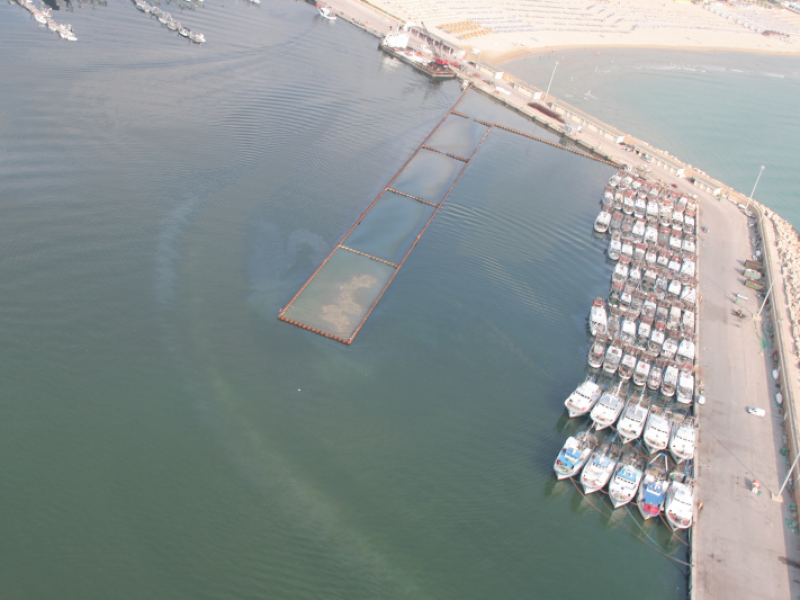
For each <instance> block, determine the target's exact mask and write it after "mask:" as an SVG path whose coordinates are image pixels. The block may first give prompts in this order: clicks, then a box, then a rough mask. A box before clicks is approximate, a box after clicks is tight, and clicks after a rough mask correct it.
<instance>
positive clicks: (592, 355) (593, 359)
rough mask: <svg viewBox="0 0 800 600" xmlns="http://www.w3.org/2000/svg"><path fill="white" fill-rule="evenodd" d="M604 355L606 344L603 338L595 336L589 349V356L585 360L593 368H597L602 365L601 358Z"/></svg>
mask: <svg viewBox="0 0 800 600" xmlns="http://www.w3.org/2000/svg"><path fill="white" fill-rule="evenodd" d="M605 356H606V344H605V340H604V339H603V338H597V339H596V340H595V341H594V344H592V347H591V348H590V349H589V356H588V358H587V362H588V363H589V366H590V367H592V368H593V369H599V368H600V367H602V366H603V359H604V358H605Z"/></svg>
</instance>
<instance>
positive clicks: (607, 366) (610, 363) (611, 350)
mask: <svg viewBox="0 0 800 600" xmlns="http://www.w3.org/2000/svg"><path fill="white" fill-rule="evenodd" d="M621 360H622V348H620V347H619V346H617V345H616V344H614V343H613V342H612V343H611V345H610V346H609V347H608V350H606V356H605V359H604V360H603V371H604V372H605V373H608V374H609V375H613V374H614V373H616V372H617V369H619V362H620V361H621Z"/></svg>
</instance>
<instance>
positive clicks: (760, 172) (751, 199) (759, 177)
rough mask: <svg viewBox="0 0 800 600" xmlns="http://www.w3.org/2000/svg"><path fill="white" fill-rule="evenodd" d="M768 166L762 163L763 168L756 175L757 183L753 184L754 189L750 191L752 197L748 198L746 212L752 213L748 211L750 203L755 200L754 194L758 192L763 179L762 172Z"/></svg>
mask: <svg viewBox="0 0 800 600" xmlns="http://www.w3.org/2000/svg"><path fill="white" fill-rule="evenodd" d="M766 168H767V167H765V166H764V165H761V170H760V171H759V172H758V177H756V184H755V185H754V186H753V191H752V192H750V197H749V198H748V199H747V206H745V207H744V212H745V214H748V215H749V214H750V213H749V212H748V209H749V208H750V203H751V202H752V201H753V194H755V193H756V188H757V187H758V182H759V180H760V179H761V174H762V173H763V172H764V169H766Z"/></svg>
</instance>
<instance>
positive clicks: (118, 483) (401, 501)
mask: <svg viewBox="0 0 800 600" xmlns="http://www.w3.org/2000/svg"><path fill="white" fill-rule="evenodd" d="M73 4H74V9H73V10H72V11H68V10H65V7H63V6H62V7H61V8H62V9H61V10H58V11H54V17H55V18H56V20H57V21H58V22H68V23H71V24H72V26H73V29H74V31H75V33H76V35H77V36H78V38H79V41H78V42H75V43H67V42H63V41H61V40H59V39H57V38H56V37H55V36H54V35H53V34H51V33H50V32H48V31H47V30H46V29H44V28H41V27H38V26H37V25H36V23H35V22H34V21H33V20H32V19H31V17H30V15H29V14H28V13H27V12H26V11H25V10H24V9H22V8H21V7H20V6H18V5H15V4H3V5H2V6H0V57H2V74H3V77H2V80H3V85H2V86H0V210H1V211H2V219H0V233H1V234H2V238H1V239H2V241H3V244H2V253H0V291H1V292H2V294H1V296H0V297H1V298H2V300H1V301H0V331H2V341H3V343H2V346H0V412H1V413H2V419H0V473H1V474H2V476H1V477H0V500H1V501H2V509H3V510H2V515H3V516H2V518H0V598H3V600H14V599H19V600H39V599H51V598H54V599H55V598H57V599H64V598H80V599H82V600H92V599H98V600H100V599H102V600H106V599H108V598H125V599H128V598H131V599H133V598H159V599H164V600H166V599H179V598H186V599H192V600H197V599H202V598H220V599H222V598H224V599H230V598H266V599H287V600H288V599H305V598H307V599H319V598H341V599H347V600H355V599H359V598H364V599H370V600H373V599H376V598H387V599H395V598H396V599H409V600H410V599H413V600H419V599H422V598H431V599H434V598H435V599H437V600H441V599H447V598H452V599H459V600H464V599H467V598H474V599H476V600H478V599H480V600H483V599H485V598H593V599H601V600H602V599H605V598H607V599H612V598H613V599H614V600H620V599H626V598H631V599H633V598H640V597H642V595H643V594H644V595H646V596H647V597H648V598H649V599H651V600H662V599H674V598H683V597H685V572H684V571H683V569H682V567H681V566H680V565H678V564H677V563H675V562H673V561H672V560H670V558H668V557H667V556H666V555H669V556H671V557H674V558H676V559H678V560H686V554H687V553H686V548H685V546H684V544H683V542H682V541H681V540H678V539H676V538H674V537H672V535H671V534H670V532H669V531H668V529H667V528H666V527H664V526H663V525H662V524H658V523H653V522H650V523H647V524H644V525H642V523H641V520H640V519H639V518H638V517H634V516H632V515H631V514H629V513H628V512H627V511H625V510H620V511H616V512H615V513H614V514H613V515H612V514H611V510H610V504H609V503H608V501H607V499H604V498H603V497H601V496H599V495H595V496H596V497H592V498H590V499H584V498H583V497H582V496H581V494H580V493H578V492H577V490H576V489H575V488H574V486H573V485H572V484H571V483H570V482H561V483H556V481H555V478H554V476H553V474H552V464H553V461H554V459H555V456H556V454H557V453H558V450H559V449H560V447H561V445H562V444H563V442H564V439H565V438H566V437H567V435H569V434H570V433H572V432H574V431H575V430H576V428H577V427H578V426H579V423H576V422H568V420H567V419H566V416H565V412H564V408H563V401H564V399H565V398H566V396H567V395H568V394H569V393H570V392H571V391H572V390H573V389H574V388H575V387H576V386H577V385H578V384H579V383H580V382H581V381H582V380H583V377H584V366H585V357H586V352H587V350H588V337H587V331H586V317H587V314H588V311H589V307H590V304H591V300H592V298H593V297H594V296H596V295H597V294H602V293H605V291H606V290H607V288H608V283H609V278H610V266H609V265H608V264H606V262H605V259H604V255H603V252H604V250H605V245H604V243H603V242H602V240H600V239H597V238H595V237H593V236H592V233H591V228H592V222H593V220H594V217H595V215H596V213H597V210H598V208H599V199H600V194H601V192H602V189H603V186H604V185H605V183H606V181H607V180H608V177H609V176H610V175H611V171H612V170H611V169H610V168H609V167H607V166H605V165H603V164H600V163H597V162H592V161H589V160H586V159H584V158H582V157H579V156H576V155H574V154H571V153H568V152H564V151H562V150H560V149H558V148H553V147H551V146H548V145H544V144H540V143H537V142H534V141H532V140H529V139H526V138H523V137H520V136H516V135H514V134H511V133H508V132H504V131H499V130H498V131H493V132H492V133H491V134H490V135H489V137H488V138H487V139H486V141H485V143H484V144H483V146H482V147H481V149H480V150H479V153H478V155H477V156H476V158H475V160H474V162H473V163H472V164H471V165H470V166H469V168H468V169H467V171H466V172H465V174H464V176H463V177H462V179H461V180H460V181H459V183H458V184H457V186H456V188H455V189H454V191H453V193H452V194H451V195H450V197H449V198H448V199H447V202H446V203H445V205H444V207H443V208H442V209H441V210H440V211H439V213H438V214H437V216H436V218H435V219H434V221H433V222H432V224H431V226H430V227H429V228H428V230H427V231H426V232H425V234H424V236H423V237H422V239H421V241H420V243H419V244H418V246H417V248H416V249H415V250H414V252H413V253H412V254H411V256H410V258H409V259H408V260H407V261H406V264H405V265H404V267H403V269H402V270H401V271H400V272H399V274H398V275H397V277H396V278H395V280H394V282H393V283H392V285H391V286H390V288H389V290H388V291H387V293H386V294H385V296H384V297H383V299H382V300H381V302H380V304H379V305H378V307H377V309H376V310H375V312H374V313H373V314H372V316H371V317H370V319H369V321H368V322H367V324H366V326H365V327H364V329H363V330H362V331H361V333H360V334H359V337H358V338H357V340H356V342H355V343H354V344H353V345H352V346H350V347H346V346H343V345H341V344H338V343H335V342H332V341H330V340H327V339H324V338H322V337H319V336H316V335H313V334H311V333H309V332H306V331H302V330H300V329H297V328H295V327H292V326H290V325H288V324H286V323H281V322H279V321H278V320H277V314H278V311H279V310H280V308H281V307H283V306H284V305H285V304H286V303H287V302H288V301H289V299H290V298H291V297H292V296H293V295H294V294H295V292H296V291H297V290H298V289H299V288H300V286H301V285H302V284H303V282H305V281H306V279H307V278H308V277H309V276H310V275H311V273H313V271H314V270H315V269H316V268H317V266H318V265H319V264H320V262H321V261H322V259H323V258H324V257H325V256H326V255H327V253H328V252H329V251H330V250H331V248H332V247H333V246H334V245H335V244H336V243H337V242H338V240H339V239H340V238H341V236H342V235H343V234H344V233H345V232H346V231H347V230H348V229H349V228H350V226H351V225H352V224H353V223H354V222H355V220H356V219H357V218H358V216H359V215H360V214H361V212H362V211H363V210H364V209H365V208H366V207H367V206H368V205H369V203H370V202H371V201H372V200H373V199H374V198H375V196H376V195H377V194H378V192H379V191H380V190H382V189H383V187H384V186H385V185H386V183H387V182H388V181H389V180H390V179H391V177H392V176H393V175H394V173H395V172H396V171H397V169H398V168H399V167H400V166H401V165H402V164H403V163H404V162H405V161H406V160H407V158H408V157H409V156H410V154H411V152H412V151H413V149H414V148H416V146H417V145H418V144H419V143H420V142H421V141H422V140H423V139H424V138H425V136H426V135H427V134H428V133H429V132H430V131H431V129H432V128H433V127H434V125H435V124H436V123H438V122H439V120H440V119H441V118H442V116H443V115H444V114H445V113H446V111H447V110H448V109H449V107H450V106H452V104H453V103H454V102H455V101H456V100H457V99H458V98H459V96H460V95H461V92H460V90H459V87H458V85H457V84H456V83H454V82H450V83H445V84H432V83H431V82H429V81H428V80H426V79H425V78H424V77H422V76H421V75H419V74H417V73H415V72H414V71H412V70H411V69H409V68H407V67H406V66H403V65H398V64H396V63H393V62H392V61H390V60H388V59H387V58H386V57H384V56H382V55H381V53H379V52H378V51H377V50H376V40H375V39H374V38H372V37H370V36H368V35H366V34H365V33H363V32H361V31H359V30H358V29H356V28H354V27H353V26H351V25H349V24H347V23H345V22H343V21H342V20H339V21H337V22H335V23H329V22H326V21H324V20H322V19H320V18H319V17H318V16H316V13H315V11H314V9H313V7H312V6H310V5H308V4H307V3H301V2H289V1H287V0H276V1H273V2H269V3H267V2H265V3H263V4H262V5H261V6H253V5H251V4H248V3H243V2H229V1H227V2H222V1H219V0H206V2H205V6H197V5H188V4H186V3H183V4H182V5H177V4H175V3H163V4H162V5H161V6H162V8H164V9H166V10H169V11H170V12H172V13H173V14H174V15H175V16H177V17H178V18H179V19H180V20H181V22H183V23H184V24H186V25H188V26H190V27H191V28H192V29H194V30H197V31H201V32H203V33H204V34H205V35H206V38H207V39H208V42H207V43H206V44H205V45H203V46H195V45H192V44H191V43H188V42H187V41H186V40H184V39H182V38H180V37H178V36H177V35H176V34H174V33H169V32H168V31H167V30H166V29H165V28H164V27H162V26H161V25H159V24H158V23H157V22H156V21H155V19H153V18H151V17H148V16H146V15H143V14H142V13H140V12H139V11H137V10H136V9H135V8H134V6H133V5H132V4H131V3H129V2H116V1H115V2H109V3H108V4H107V6H101V5H93V4H78V3H73ZM464 102H465V105H466V106H467V107H468V108H469V110H470V111H472V112H473V113H476V112H480V114H482V115H483V116H484V118H486V119H488V120H492V121H498V122H501V121H502V122H506V123H508V124H509V125H512V126H515V127H520V128H526V127H527V128H528V129H529V130H530V131H534V130H535V128H533V126H532V125H531V124H530V123H525V122H524V121H522V120H521V119H520V118H517V117H516V116H514V115H513V114H512V113H510V112H509V111H506V110H505V109H503V108H502V107H501V106H499V105H497V104H495V103H494V102H493V101H491V100H490V99H487V98H484V97H482V96H479V95H477V94H474V95H471V96H468V97H467V98H465V100H464ZM538 134H539V135H543V136H548V135H549V134H547V133H546V132H541V131H539V132H538ZM674 151H675V152H676V153H678V148H674ZM764 185H765V189H766V185H767V180H766V179H765V181H764ZM640 527H643V528H644V530H642V529H641V528H640Z"/></svg>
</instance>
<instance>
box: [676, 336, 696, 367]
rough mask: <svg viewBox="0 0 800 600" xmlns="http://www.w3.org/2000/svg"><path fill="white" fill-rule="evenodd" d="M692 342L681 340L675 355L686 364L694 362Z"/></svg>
mask: <svg viewBox="0 0 800 600" xmlns="http://www.w3.org/2000/svg"><path fill="white" fill-rule="evenodd" d="M694 351H695V349H694V342H693V341H692V340H682V341H681V343H680V344H679V345H678V348H677V355H678V356H679V357H680V358H683V359H686V361H687V362H689V363H692V362H694Z"/></svg>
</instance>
